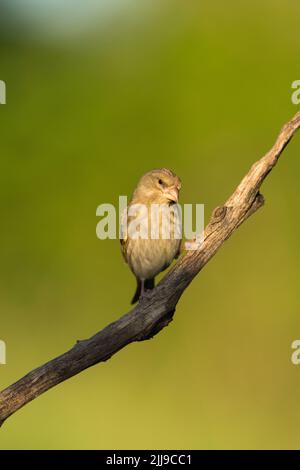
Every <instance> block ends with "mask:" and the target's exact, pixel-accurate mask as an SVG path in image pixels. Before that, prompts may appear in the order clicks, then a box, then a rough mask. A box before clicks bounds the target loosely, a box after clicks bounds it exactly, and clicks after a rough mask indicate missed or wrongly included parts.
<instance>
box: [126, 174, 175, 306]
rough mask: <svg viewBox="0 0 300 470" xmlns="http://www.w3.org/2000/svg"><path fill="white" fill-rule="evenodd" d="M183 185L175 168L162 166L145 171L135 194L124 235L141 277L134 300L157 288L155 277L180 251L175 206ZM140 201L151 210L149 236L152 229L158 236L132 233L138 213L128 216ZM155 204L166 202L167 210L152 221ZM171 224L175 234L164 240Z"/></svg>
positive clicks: (133, 265)
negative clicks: (132, 225)
mask: <svg viewBox="0 0 300 470" xmlns="http://www.w3.org/2000/svg"><path fill="white" fill-rule="evenodd" d="M180 188H181V182H180V179H179V178H178V177H177V176H176V175H175V174H174V173H173V172H172V171H170V170H168V169H166V168H159V169H156V170H152V171H149V172H147V173H146V174H144V175H143V176H142V178H141V179H140V180H139V182H138V185H137V187H136V189H135V191H134V193H133V196H132V199H131V201H130V204H129V206H128V208H127V216H128V221H127V222H128V225H127V226H126V229H125V231H124V234H123V236H124V238H123V239H122V240H121V247H122V253H123V256H124V259H125V261H126V262H127V263H128V265H129V267H130V269H131V271H132V272H133V274H134V275H135V277H136V279H137V290H136V293H135V295H134V297H133V299H132V303H135V302H136V301H137V300H138V299H139V297H140V295H143V293H144V290H147V289H152V288H153V287H154V278H155V276H156V275H157V274H158V273H160V272H161V271H163V270H164V269H166V268H167V267H168V266H169V265H170V264H171V263H172V261H173V259H174V258H176V257H177V256H178V254H179V251H180V244H181V240H180V239H176V238H174V226H175V224H176V223H177V219H176V211H175V212H174V208H173V207H172V205H173V204H174V203H177V202H178V195H179V191H180ZM137 204H143V205H144V206H146V207H147V208H148V209H149V216H148V217H145V219H143V222H142V223H141V226H143V224H144V228H145V229H146V227H147V226H148V230H149V232H148V233H149V235H150V234H151V230H152V231H155V232H156V235H157V237H158V238H157V239H151V238H150V237H149V238H148V239H143V238H137V239H134V238H133V237H132V236H130V233H129V232H128V230H127V227H128V226H129V224H130V222H131V221H132V220H133V219H134V216H132V215H131V216H130V215H128V212H129V213H130V208H131V209H135V208H136V207H137V206H136V205H137ZM153 204H154V205H155V204H156V205H162V206H160V207H163V210H161V212H160V213H159V217H158V218H155V217H153V220H151V205H153ZM164 211H165V212H164ZM137 212H138V214H140V213H141V212H139V211H137ZM174 214H175V215H174ZM168 223H170V228H171V230H170V234H171V237H170V238H168V239H163V233H164V230H165V229H166V228H168ZM157 225H158V226H157ZM123 230H124V227H123Z"/></svg>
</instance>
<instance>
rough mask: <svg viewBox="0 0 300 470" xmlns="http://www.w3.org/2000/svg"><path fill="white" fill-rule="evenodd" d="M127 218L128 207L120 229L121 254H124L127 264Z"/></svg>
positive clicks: (122, 216) (123, 214) (122, 217)
mask: <svg viewBox="0 0 300 470" xmlns="http://www.w3.org/2000/svg"><path fill="white" fill-rule="evenodd" d="M126 216H127V207H126V209H124V211H123V213H122V215H121V227H120V234H121V237H120V243H121V252H122V255H123V258H124V260H125V261H126V263H127V262H128V260H127V244H128V233H127V223H126Z"/></svg>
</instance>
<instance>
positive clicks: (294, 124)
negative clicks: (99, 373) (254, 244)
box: [0, 112, 300, 425]
mask: <svg viewBox="0 0 300 470" xmlns="http://www.w3.org/2000/svg"><path fill="white" fill-rule="evenodd" d="M299 127H300V112H298V113H297V114H296V115H295V116H294V118H293V119H292V120H291V121H289V122H288V123H287V124H285V126H284V127H283V128H282V130H281V132H280V133H279V136H278V138H277V140H276V142H275V144H274V145H273V147H272V148H271V150H270V151H269V152H268V153H267V154H266V155H264V156H263V157H262V158H261V159H260V160H258V161H257V162H256V163H254V165H253V166H252V167H251V168H250V170H249V172H248V173H247V174H246V176H245V177H244V178H243V179H242V181H241V182H240V184H239V185H238V187H237V188H236V190H235V191H234V192H233V194H232V195H231V196H230V197H229V199H228V200H227V201H226V202H225V204H224V205H223V206H220V207H217V208H216V209H215V210H214V211H213V214H212V216H211V219H210V221H209V223H208V225H207V227H206V229H205V232H204V241H203V243H202V244H201V246H200V248H199V249H198V250H196V251H188V252H186V253H185V254H184V255H183V256H182V257H181V258H180V259H179V260H178V262H177V263H176V264H175V266H174V267H173V269H171V270H170V271H169V272H168V273H167V274H166V276H165V277H164V278H163V279H162V281H161V282H160V283H159V284H158V285H157V287H156V288H155V289H154V290H153V291H149V292H147V293H146V295H145V296H144V297H143V298H142V299H141V301H140V302H139V304H138V305H137V306H136V307H135V308H133V309H132V310H131V311H129V312H128V313H126V314H125V315H123V316H121V317H120V318H119V319H118V320H117V321H115V322H113V323H111V324H110V325H108V326H107V327H106V328H104V329H103V330H101V331H100V332H98V333H96V334H95V335H94V336H92V337H91V338H89V339H87V340H84V341H78V342H77V344H75V346H73V348H72V349H70V350H69V351H67V352H66V353H64V354H62V355H61V356H58V357H56V358H55V359H52V360H51V361H49V362H47V363H46V364H44V365H42V366H40V367H38V368H37V369H35V370H33V371H31V372H29V374H27V375H25V376H24V377H23V378H21V379H20V380H18V381H17V382H16V383H14V384H13V385H11V386H9V387H8V388H6V389H5V390H3V391H2V392H0V425H2V424H3V422H4V421H5V420H6V419H7V418H8V417H9V416H11V415H12V414H13V413H15V412H16V411H17V410H19V409H20V408H21V407H22V406H24V405H25V404H26V403H28V402H30V401H31V400H34V399H35V398H37V397H38V396H39V395H41V394H42V393H44V392H46V391H47V390H49V389H51V388H52V387H54V386H55V385H57V384H59V383H61V382H63V381H64V380H67V379H68V378H70V377H72V376H74V375H76V374H78V373H80V372H82V371H83V370H85V369H87V368H88V367H91V366H93V365H95V364H97V363H99V362H102V361H106V360H107V359H109V358H110V357H111V356H112V355H113V354H115V353H116V352H118V351H119V350H120V349H122V348H124V347H125V346H126V345H127V344H129V343H132V342H134V341H143V340H146V339H149V338H152V337H153V336H154V335H156V334H157V333H158V332H159V331H160V330H161V329H162V328H164V327H165V326H167V325H168V324H169V323H170V321H171V320H172V318H173V315H174V312H175V308H176V305H177V302H178V301H179V299H180V297H181V295H182V294H183V292H184V291H185V289H186V288H187V287H188V285H189V284H190V282H191V281H192V280H193V278H194V277H195V276H196V275H197V274H198V273H199V271H200V270H201V269H202V268H203V267H204V266H205V265H206V263H208V261H209V260H210V259H211V258H212V257H213V256H214V254H215V253H216V252H217V250H218V249H219V248H220V246H221V245H222V244H223V243H224V242H225V240H227V238H229V237H230V236H231V234H232V233H233V232H234V231H235V230H236V229H237V228H238V227H239V226H240V225H241V224H242V223H243V222H244V221H245V220H246V219H247V218H248V217H249V216H251V215H252V214H253V213H254V212H256V211H257V210H258V209H259V208H260V207H261V206H262V205H263V203H264V199H263V196H262V195H261V194H260V192H259V189H260V186H261V184H262V183H263V181H264V179H265V178H266V176H267V175H268V173H269V172H270V171H271V170H272V169H273V167H274V166H275V165H276V163H277V161H278V158H279V156H280V154H281V153H282V151H283V150H284V148H285V147H286V145H287V144H288V143H289V141H290V140H291V138H292V137H293V135H294V133H295V132H296V130H297V129H298V128H299Z"/></svg>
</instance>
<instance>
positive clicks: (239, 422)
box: [0, 0, 300, 449]
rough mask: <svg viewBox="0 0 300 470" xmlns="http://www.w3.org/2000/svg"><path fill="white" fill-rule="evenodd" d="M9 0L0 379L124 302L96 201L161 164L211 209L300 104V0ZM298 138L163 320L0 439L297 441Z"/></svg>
mask: <svg viewBox="0 0 300 470" xmlns="http://www.w3.org/2000/svg"><path fill="white" fill-rule="evenodd" d="M0 5H1V6H0V28H1V32H0V41H1V45H0V58H1V60H0V79H1V80H5V81H6V83H7V105H6V106H0V136H1V138H0V154H1V160H0V205H1V207H0V210H1V232H0V234H1V235H0V236H1V251H0V311H1V317H0V318H1V323H0V339H2V340H5V341H6V344H7V365H5V366H3V365H2V366H0V385H1V388H4V387H6V386H8V385H9V384H11V383H12V382H14V381H15V380H17V379H18V378H19V377H21V376H22V375H24V374H25V373H27V372H28V371H29V370H31V369H32V368H35V367H36V366H38V365H40V364H42V363H43V362H45V361H47V360H49V359H51V358H52V357H54V356H56V355H58V354H60V353H62V352H64V351H65V350H67V349H68V348H70V347H71V346H72V345H73V344H74V342H75V341H76V339H78V338H86V337H89V336H90V335H92V334H93V333H95V332H96V331H98V330H99V329H101V328H102V327H104V326H105V325H107V324H108V323H109V322H111V321H113V320H115V319H117V318H118V317H119V316H120V315H121V314H123V313H125V312H126V311H128V309H129V308H130V307H129V301H130V299H131V297H132V294H133V290H134V288H135V281H134V278H133V276H132V274H131V273H130V272H129V269H128V267H127V266H126V265H125V264H124V262H123V261H122V257H121V254H120V250H119V242H118V241H100V240H98V239H97V238H96V234H95V228H96V224H97V218H96V216H95V212H96V207H97V206H98V205H99V204H101V203H103V202H112V203H117V201H118V196H119V194H128V195H130V194H131V192H132V190H133V188H134V186H135V184H136V182H137V179H138V178H139V177H140V175H141V174H143V173H144V172H145V171H146V170H149V169H151V168H153V167H157V166H166V167H170V168H171V169H173V170H174V171H175V172H176V173H177V174H178V175H179V176H180V177H181V179H182V182H183V189H182V192H181V202H183V203H184V202H185V203H196V202H201V203H204V204H205V211H206V218H208V217H209V214H210V212H211V210H212V209H213V208H214V207H215V206H216V205H219V204H222V203H223V202H224V200H225V198H226V197H227V196H229V194H230V193H231V192H232V190H233V189H234V188H235V186H236V184H237V183H238V182H239V180H240V179H241V177H242V176H243V175H244V173H245V172H246V171H247V170H248V168H249V166H250V165H251V164H252V163H253V162H254V161H255V159H257V158H258V157H260V156H261V155H262V154H263V153H264V152H265V151H267V150H268V149H269V147H270V146H271V145H272V144H273V142H274V139H275V137H276V135H277V133H278V131H279V129H280V127H281V125H282V124H283V123H284V122H285V121H286V120H288V119H289V118H291V117H292V115H293V114H295V112H296V111H298V110H299V106H295V105H293V104H292V103H291V93H292V90H291V83H292V82H293V81H294V80H296V79H299V78H300V68H299V16H300V4H299V2H298V1H296V0H294V1H293V0H287V1H286V2H282V1H278V0H260V1H252V2H238V1H236V0H235V1H229V2H226V3H224V2H221V1H217V2H200V1H198V2H196V1H195V2H193V1H190V2H182V1H179V0H178V1H177V0H172V1H166V0H160V1H159V2H153V1H151V2H150V1H149V2H148V1H146V0H144V1H142V0H138V1H137V0H136V1H131V2H130V1H129V0H128V1H126V0H123V1H122V0H119V1H116V0H111V1H110V2H109V1H101V0H99V1H98V2H95V1H92V0H89V1H88V2H78V1H76V2H75V1H74V2H63V1H61V2H59V1H57V0H55V1H54V0H53V1H52V2H50V1H44V2H37V1H35V0H24V1H20V0H19V1H18V0H10V1H2V2H1V4H0ZM299 156H300V135H298V136H296V137H295V139H294V140H293V141H292V143H291V144H290V145H289V146H288V147H287V149H286V150H285V152H284V154H283V156H282V159H281V161H280V163H279V165H278V167H277V168H276V169H275V170H274V172H273V173H272V174H271V175H270V177H269V178H268V180H267V181H266V183H265V184H264V186H263V191H262V192H263V193H264V195H265V197H266V205H265V207H264V208H263V209H261V210H260V211H259V212H258V213H257V214H256V215H255V216H253V217H252V218H251V219H250V220H249V221H247V222H246V224H245V225H243V226H242V227H241V228H240V229H239V230H238V232H237V233H235V234H234V236H233V237H232V238H231V239H230V240H229V241H228V242H227V243H226V244H225V245H224V246H223V247H222V249H221V250H220V252H219V253H218V254H217V256H216V257H215V258H214V259H213V260H212V261H211V262H210V263H209V264H208V265H207V267H206V268H205V269H204V271H203V272H202V273H201V274H200V275H199V276H198V277H197V278H196V279H195V280H194V282H193V284H192V285H191V286H190V287H189V288H188V290H187V291H186V293H185V295H184V296H183V298H182V300H181V301H180V303H179V305H178V308H177V312H176V315H175V318H174V322H173V323H172V324H171V325H170V326H169V327H168V328H167V329H165V330H163V331H162V332H161V333H160V334H159V335H158V336H156V337H155V339H153V340H152V341H149V342H144V343H138V344H132V345H130V346H128V347H126V348H125V349H124V350H123V351H121V352H119V353H118V354H117V355H116V356H114V357H113V358H111V359H110V360H109V361H108V362H106V363H105V364H100V365H98V366H95V367H93V368H91V369H89V370H87V371H85V372H83V373H81V374H80V375H78V376H76V377H74V378H72V379H71V380H69V381H67V382H66V383H63V384H61V385H59V386H58V387H56V388H55V389H53V390H51V391H49V392H47V393H46V394H45V395H43V396H41V397H40V398H38V399H37V400H35V401H34V402H32V403H31V404H29V405H27V406H26V407H24V408H23V409H22V410H20V411H19V412H18V413H17V414H15V415H14V416H13V417H11V418H10V419H9V420H8V421H7V422H6V423H5V425H4V426H3V428H1V431H0V433H1V435H0V448H2V449H57V448H58V449H102V448H109V449H113V448H121V449H127V448H147V449H150V448H154V449H155V448H159V449H162V448H188V449H197V448H199V449H202V448H209V449H214V448H222V449H229V448H300V438H299V422H300V407H299V387H300V366H298V367H297V366H295V365H292V363H291V360H290V356H291V352H292V350H291V343H292V341H293V340H294V339H299V338H300V305H299V303H300V302H299V295H298V289H299V275H300V267H299V259H300V256H299V246H298V239H299V234H300V222H299V221H298V211H299V207H298V202H299V198H298V185H299V177H300V162H299Z"/></svg>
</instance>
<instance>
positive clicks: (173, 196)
mask: <svg viewBox="0 0 300 470" xmlns="http://www.w3.org/2000/svg"><path fill="white" fill-rule="evenodd" d="M166 196H167V198H168V199H169V200H170V201H172V202H176V203H177V202H178V196H179V190H178V188H177V187H176V186H172V187H171V188H168V189H167V191H166Z"/></svg>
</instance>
